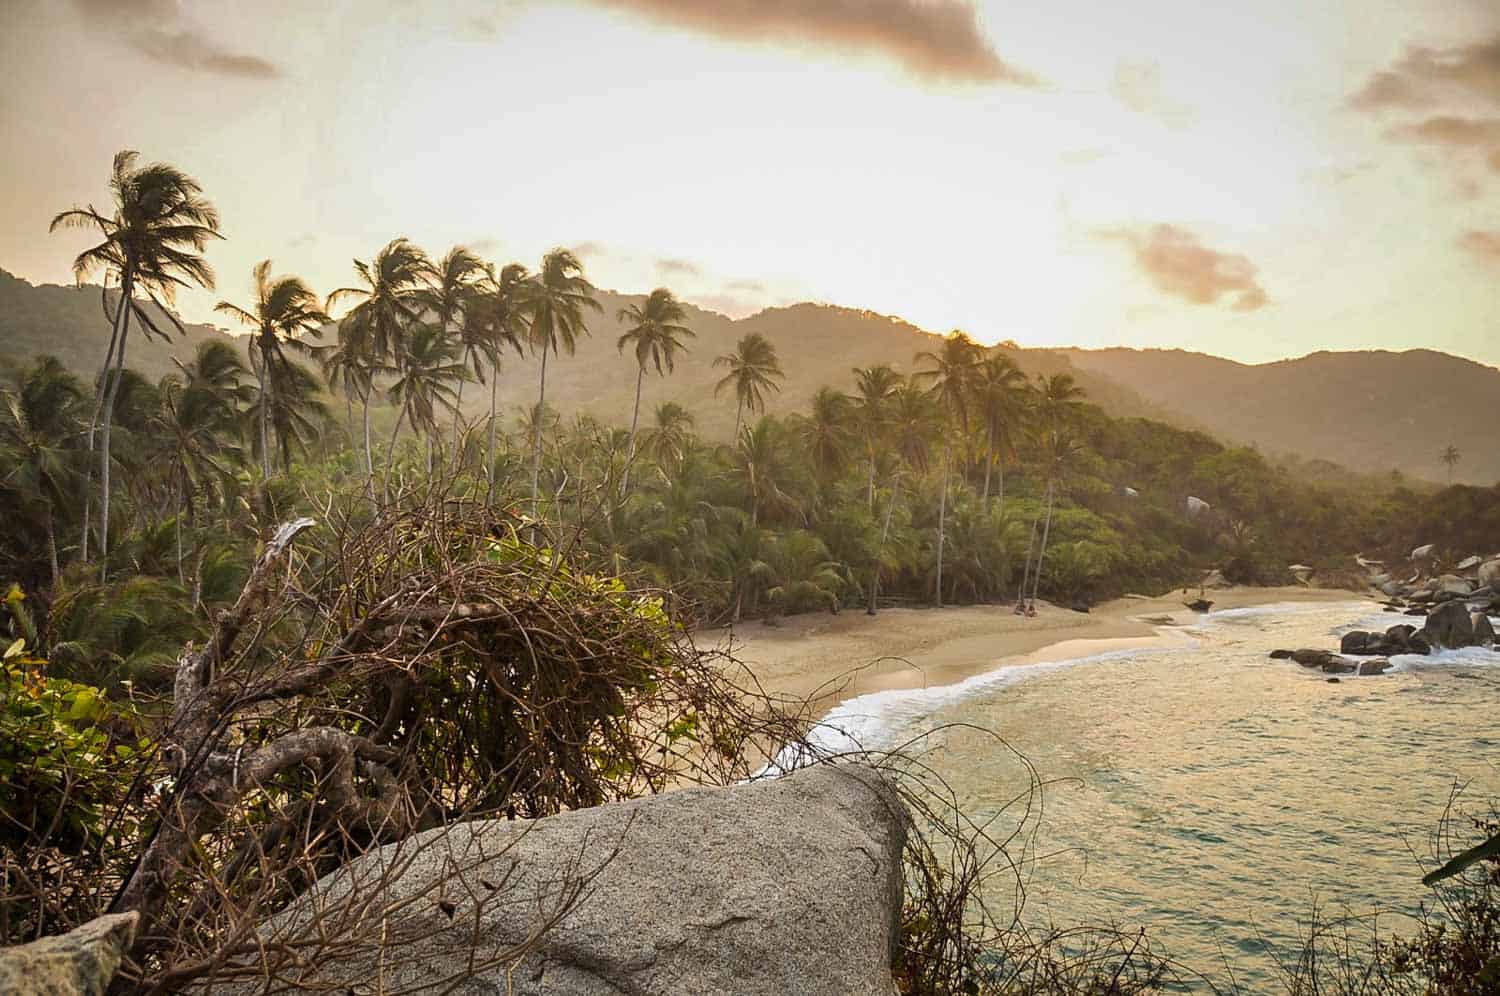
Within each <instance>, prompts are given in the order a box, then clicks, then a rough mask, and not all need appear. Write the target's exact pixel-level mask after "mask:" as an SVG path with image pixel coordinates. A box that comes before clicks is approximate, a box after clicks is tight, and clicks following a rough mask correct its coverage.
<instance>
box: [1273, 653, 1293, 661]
mask: <svg viewBox="0 0 1500 996" xmlns="http://www.w3.org/2000/svg"><path fill="white" fill-rule="evenodd" d="M1292 653H1293V652H1292V651H1290V650H1273V651H1271V660H1273V661H1285V660H1291V658H1292Z"/></svg>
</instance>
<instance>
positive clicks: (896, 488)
mask: <svg viewBox="0 0 1500 996" xmlns="http://www.w3.org/2000/svg"><path fill="white" fill-rule="evenodd" d="M888 410H889V416H888V417H889V426H890V443H891V447H892V449H894V450H895V453H896V456H897V457H898V458H899V460H900V462H899V463H898V465H897V471H896V474H895V476H894V477H893V478H892V480H891V496H890V499H889V500H888V501H887V502H886V507H885V517H884V518H885V521H884V522H883V523H882V524H881V527H880V543H879V545H878V546H877V547H876V551H875V566H874V567H873V568H872V570H871V576H870V604H869V607H868V608H867V609H866V612H867V613H868V614H869V615H872V616H873V615H874V614H875V611H876V599H877V598H878V597H879V593H880V564H881V562H882V560H883V558H884V556H885V548H886V543H887V542H888V541H889V540H890V534H891V517H892V515H893V514H894V512H895V510H896V499H897V495H898V493H899V492H900V489H901V468H905V469H907V470H910V471H912V472H913V473H915V474H918V475H920V474H925V473H927V468H928V465H929V464H930V463H931V458H932V440H933V438H934V437H935V436H936V435H937V434H938V433H939V431H940V429H941V425H942V412H941V410H940V409H939V407H938V405H937V402H936V400H935V399H934V398H933V395H932V394H931V392H929V391H927V390H925V389H923V388H922V387H921V386H920V385H919V384H917V383H916V382H915V381H912V380H907V381H903V382H902V383H901V384H900V385H898V386H897V387H896V389H895V390H893V391H892V392H891V394H890V401H889V409H888Z"/></svg>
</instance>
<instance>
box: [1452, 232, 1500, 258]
mask: <svg viewBox="0 0 1500 996" xmlns="http://www.w3.org/2000/svg"><path fill="white" fill-rule="evenodd" d="M1458 246H1459V248H1460V249H1463V250H1465V251H1466V252H1469V253H1472V254H1473V255H1475V256H1477V257H1478V258H1479V260H1480V261H1481V262H1484V263H1492V264H1500V232H1486V231H1483V230H1481V229H1478V228H1471V229H1469V230H1468V231H1467V232H1465V233H1463V234H1462V235H1460V236H1459V237H1458Z"/></svg>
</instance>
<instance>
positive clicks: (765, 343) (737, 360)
mask: <svg viewBox="0 0 1500 996" xmlns="http://www.w3.org/2000/svg"><path fill="white" fill-rule="evenodd" d="M714 366H716V367H728V368H729V372H728V373H727V374H725V375H724V377H723V378H722V379H721V380H720V381H719V382H718V383H717V384H715V385H714V396H715V397H718V396H719V394H720V393H721V392H722V391H723V390H724V389H725V388H726V387H733V388H734V398H735V410H734V437H733V438H735V439H738V438H739V437H740V420H741V418H742V417H743V416H744V414H745V409H747V408H748V409H749V410H750V413H751V414H752V415H753V414H755V413H756V412H763V411H765V410H766V392H767V391H780V390H781V381H782V380H785V379H786V374H784V373H782V372H781V364H780V363H779V362H777V359H776V347H775V346H773V345H771V341H770V340H769V339H767V338H766V337H765V336H763V335H761V334H760V333H759V332H751V333H750V334H748V335H746V336H744V337H743V338H741V339H740V341H739V342H738V343H736V344H735V347H734V352H732V353H725V354H724V355H723V356H717V357H715V358H714Z"/></svg>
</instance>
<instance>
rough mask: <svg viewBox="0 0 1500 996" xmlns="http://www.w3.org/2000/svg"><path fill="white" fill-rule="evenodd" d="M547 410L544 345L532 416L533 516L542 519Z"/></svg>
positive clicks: (545, 350) (538, 519) (545, 352)
mask: <svg viewBox="0 0 1500 996" xmlns="http://www.w3.org/2000/svg"><path fill="white" fill-rule="evenodd" d="M546 410H547V349H546V347H545V346H543V347H542V371H541V377H540V387H539V388H538V389H537V395H536V411H535V412H534V413H532V416H531V517H532V518H533V519H535V520H537V521H538V522H540V521H541V514H540V513H541V504H540V497H541V482H542V413H543V412H545V411H546Z"/></svg>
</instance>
